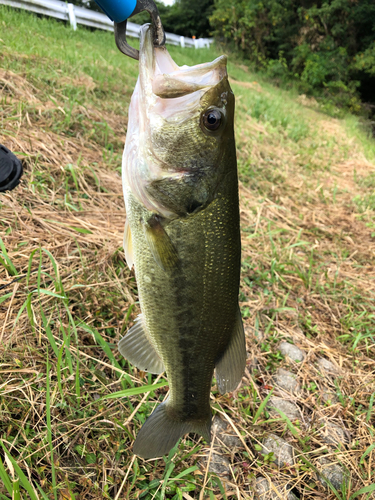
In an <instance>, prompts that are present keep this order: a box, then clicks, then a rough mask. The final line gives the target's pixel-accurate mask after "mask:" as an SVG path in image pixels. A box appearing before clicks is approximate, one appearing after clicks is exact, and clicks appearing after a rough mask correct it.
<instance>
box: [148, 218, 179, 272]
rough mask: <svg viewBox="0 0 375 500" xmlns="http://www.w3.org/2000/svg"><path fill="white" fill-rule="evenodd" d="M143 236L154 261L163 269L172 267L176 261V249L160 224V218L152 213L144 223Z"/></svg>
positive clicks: (167, 269) (166, 269)
mask: <svg viewBox="0 0 375 500" xmlns="http://www.w3.org/2000/svg"><path fill="white" fill-rule="evenodd" d="M145 236H146V240H147V243H148V246H149V248H150V250H151V253H152V255H153V256H154V259H155V262H156V263H157V264H158V266H160V267H161V268H162V269H164V271H169V270H171V269H173V268H174V267H175V266H176V265H177V263H178V254H177V250H176V248H175V247H174V245H173V243H172V241H171V239H170V237H169V236H168V233H167V232H166V230H165V229H164V227H163V226H162V224H161V218H160V217H159V216H158V215H153V216H152V217H151V218H150V219H149V220H148V221H147V224H146V225H145Z"/></svg>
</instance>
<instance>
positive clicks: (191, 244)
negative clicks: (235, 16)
mask: <svg viewBox="0 0 375 500" xmlns="http://www.w3.org/2000/svg"><path fill="white" fill-rule="evenodd" d="M226 66H227V57H226V56H220V57H218V58H217V59H215V60H214V61H212V62H208V63H204V64H199V65H196V66H192V67H189V66H181V67H179V66H178V65H177V64H176V63H175V62H174V60H173V58H172V57H171V56H170V54H169V52H168V51H167V49H166V48H165V47H156V46H154V43H153V31H152V27H151V26H150V25H145V26H143V27H142V28H141V33H140V56H139V77H138V81H137V83H136V86H135V89H134V93H133V95H132V98H131V102H130V106H129V120H128V129H127V137H126V142H125V149H124V154H123V161H122V181H123V190H124V199H125V207H126V215H127V218H126V223H125V233H124V251H125V257H126V261H127V263H128V265H129V267H130V268H132V267H133V265H134V271H135V277H136V281H137V287H138V295H139V305H140V309H141V313H140V315H139V316H138V317H137V318H136V320H135V323H134V325H133V326H132V327H131V328H130V330H129V331H128V332H127V334H126V335H125V336H124V337H123V338H122V339H121V340H120V341H119V344H118V349H119V352H120V353H121V355H122V356H124V357H125V358H126V359H127V360H128V361H129V362H130V363H131V364H133V365H134V366H136V367H137V368H138V369H140V370H142V371H147V372H150V373H153V374H160V373H162V372H164V371H166V375H167V379H168V384H169V394H168V397H167V399H166V400H164V402H162V403H160V404H158V406H157V407H156V408H155V410H154V411H153V412H152V414H151V415H150V416H149V417H148V418H147V420H146V421H145V423H144V424H143V426H142V428H141V429H140V431H139V432H138V435H137V437H136V440H135V443H134V447H133V451H134V453H135V454H136V455H138V456H140V457H143V458H145V459H149V458H156V457H160V456H163V455H166V454H168V453H169V451H170V450H171V449H172V448H173V447H174V446H175V445H176V443H177V442H178V440H179V439H180V438H181V437H182V436H184V435H185V434H187V433H196V434H199V435H201V436H203V438H204V439H205V440H206V441H207V442H210V440H211V420H212V412H211V407H210V394H211V386H212V379H213V375H214V372H215V376H216V381H217V386H218V389H219V391H220V393H221V394H224V393H226V392H231V391H233V390H235V389H236V388H237V386H238V385H239V383H240V382H241V379H242V376H243V373H244V369H245V365H246V343H245V334H244V328H243V324H242V318H241V312H240V308H239V303H238V293H239V280H240V266H241V241H240V217H239V195H238V177H237V161H236V147H235V136H234V107H235V99H234V94H233V92H232V90H231V88H230V85H229V82H228V74H227V69H226Z"/></svg>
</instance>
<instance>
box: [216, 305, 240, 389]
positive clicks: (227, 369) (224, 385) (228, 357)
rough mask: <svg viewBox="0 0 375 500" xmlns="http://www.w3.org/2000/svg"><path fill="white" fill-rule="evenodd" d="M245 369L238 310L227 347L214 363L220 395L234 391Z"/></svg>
mask: <svg viewBox="0 0 375 500" xmlns="http://www.w3.org/2000/svg"><path fill="white" fill-rule="evenodd" d="M245 367H246V341H245V332H244V329H243V324H242V317H241V311H240V308H238V313H237V319H236V324H235V327H234V330H233V333H232V337H231V339H230V341H229V345H228V347H227V349H226V351H225V352H224V354H223V356H222V357H221V358H220V360H219V361H218V363H216V381H217V385H218V388H219V391H220V394H224V393H226V392H231V391H234V390H235V389H236V388H237V386H238V384H239V383H240V382H241V379H242V376H243V373H244V371H245Z"/></svg>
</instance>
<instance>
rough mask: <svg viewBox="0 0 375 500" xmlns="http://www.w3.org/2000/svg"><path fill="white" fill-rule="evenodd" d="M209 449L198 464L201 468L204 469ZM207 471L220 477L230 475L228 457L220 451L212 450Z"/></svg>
mask: <svg viewBox="0 0 375 500" xmlns="http://www.w3.org/2000/svg"><path fill="white" fill-rule="evenodd" d="M208 457H209V451H208V452H207V455H206V456H204V457H203V458H202V460H201V461H200V465H201V466H202V468H203V469H206V467H207V463H208ZM208 471H209V472H212V473H214V474H217V475H218V476H221V477H229V476H230V475H231V471H230V462H229V460H228V458H227V457H226V456H224V455H222V454H221V453H220V452H218V451H215V449H213V450H212V453H211V459H210V463H209V466H208Z"/></svg>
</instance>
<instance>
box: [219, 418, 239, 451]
mask: <svg viewBox="0 0 375 500" xmlns="http://www.w3.org/2000/svg"><path fill="white" fill-rule="evenodd" d="M214 434H215V435H216V438H215V445H214V446H220V445H223V446H224V447H227V448H229V450H230V451H231V452H232V451H234V450H235V449H238V448H241V446H242V442H241V439H240V438H239V437H238V436H237V434H236V433H235V432H234V430H233V428H232V426H231V425H230V424H229V423H228V422H226V421H224V420H223V419H222V418H220V417H219V415H215V417H214V419H213V421H212V432H211V435H212V436H213V435H214Z"/></svg>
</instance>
